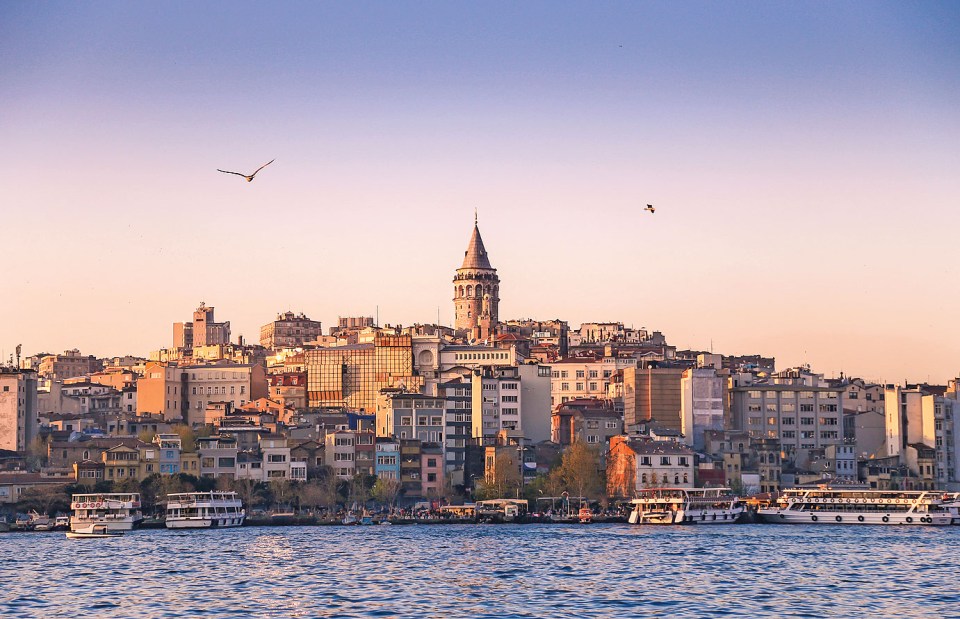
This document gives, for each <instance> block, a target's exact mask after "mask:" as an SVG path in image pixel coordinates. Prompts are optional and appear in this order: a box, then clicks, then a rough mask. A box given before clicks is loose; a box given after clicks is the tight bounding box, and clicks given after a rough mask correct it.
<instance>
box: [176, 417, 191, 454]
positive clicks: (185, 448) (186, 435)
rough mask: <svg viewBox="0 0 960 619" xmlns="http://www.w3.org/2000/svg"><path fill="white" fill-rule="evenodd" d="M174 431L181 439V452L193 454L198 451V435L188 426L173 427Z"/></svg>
mask: <svg viewBox="0 0 960 619" xmlns="http://www.w3.org/2000/svg"><path fill="white" fill-rule="evenodd" d="M173 431H174V432H176V434H177V435H178V436H179V437H180V451H182V452H183V453H193V452H195V451H196V450H197V433H196V432H194V431H193V428H191V427H190V426H188V425H186V424H180V425H176V426H173Z"/></svg>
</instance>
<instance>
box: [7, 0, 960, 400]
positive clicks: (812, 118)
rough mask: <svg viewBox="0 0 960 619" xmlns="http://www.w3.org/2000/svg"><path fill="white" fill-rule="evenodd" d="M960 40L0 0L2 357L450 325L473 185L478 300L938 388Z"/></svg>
mask: <svg viewBox="0 0 960 619" xmlns="http://www.w3.org/2000/svg"><path fill="white" fill-rule="evenodd" d="M958 32H960V4H957V3H956V2H933V1H931V2H922V3H904V2H883V1H871V2H854V1H851V2H842V3H841V2H749V1H743V2H731V3H718V2H692V1H691V2H679V3H678V2H570V1H568V2H556V1H552V2H537V1H530V2H522V3H516V2H482V3H459V2H457V3H451V2H350V3H332V2H330V3H318V2H280V3H266V2H202V3H196V2H177V1H171V2H162V3H156V2H136V1H135V2H97V1H93V2H83V3H74V2H56V1H51V2H43V3H38V2H25V1H12V2H3V3H0V58H2V60H3V62H2V63H0V101H2V108H0V109H2V111H0V251H2V252H3V253H4V254H5V256H6V261H5V263H4V265H3V266H2V267H0V281H2V285H0V354H2V355H4V357H3V358H4V359H5V358H6V355H9V354H10V353H11V352H12V350H13V348H14V347H15V346H16V345H17V344H23V350H24V354H33V353H36V352H42V351H43V352H59V351H63V350H66V349H71V348H79V349H80V350H81V351H82V352H83V353H85V354H95V355H120V354H137V355H146V354H147V353H148V352H149V351H150V350H155V349H158V348H161V347H166V346H170V345H171V343H172V327H171V325H172V323H173V322H175V321H184V320H189V319H190V317H191V315H192V311H193V309H194V308H195V307H196V306H197V305H199V303H200V302H201V301H204V302H206V304H207V305H213V306H215V307H216V316H217V319H218V320H229V321H230V322H231V325H232V330H233V333H234V336H236V335H243V336H245V339H246V340H247V341H256V340H257V339H258V337H259V327H260V326H261V325H263V324H265V323H267V322H269V321H270V320H272V319H273V318H274V316H275V315H276V314H277V313H278V312H283V311H286V310H292V311H296V312H304V313H306V314H307V315H308V316H310V317H311V318H313V319H315V320H320V321H321V322H322V323H323V324H324V327H325V328H326V327H328V326H330V325H333V324H335V323H336V320H337V317H338V316H355V315H374V314H378V315H379V318H380V322H381V323H384V324H385V323H390V324H404V325H406V324H412V323H414V322H421V323H424V322H435V321H436V320H437V316H438V313H439V316H440V321H441V322H442V323H444V324H451V323H452V321H453V302H452V296H453V287H452V278H453V275H454V271H455V269H456V268H457V267H458V266H460V262H461V261H462V258H463V252H464V250H465V249H466V245H467V241H468V240H469V238H470V232H471V229H472V225H473V217H474V209H476V210H477V213H478V217H479V226H480V230H481V233H482V235H483V239H484V243H485V245H486V248H487V250H488V252H489V256H490V260H491V262H492V264H493V266H494V267H496V268H497V269H498V274H499V276H500V279H501V287H500V288H501V302H500V316H501V319H510V318H537V319H552V318H561V319H564V320H567V321H568V322H569V323H570V325H571V327H573V328H576V327H578V326H579V324H580V323H581V322H593V321H622V322H623V323H625V324H627V325H632V326H634V327H646V328H648V329H650V330H659V331H662V332H663V333H664V334H665V335H666V337H667V339H668V342H669V343H671V344H673V345H676V346H678V347H679V348H694V349H704V350H705V349H710V348H711V347H712V349H713V350H715V351H716V352H721V353H724V354H763V355H768V356H775V357H776V358H777V365H778V367H781V368H785V367H789V366H795V365H798V364H802V363H808V364H810V365H811V366H812V368H813V369H814V370H815V371H818V372H822V373H825V374H826V375H828V376H836V375H838V374H839V373H840V372H845V373H846V374H848V375H856V376H864V377H867V378H871V379H875V380H883V381H885V382H901V381H904V380H910V381H924V380H929V381H933V382H944V381H946V380H947V379H948V378H951V377H956V376H958V375H960V329H958V328H957V319H956V316H957V308H958V306H960V286H958V285H957V283H958V281H960V276H958V268H960V256H958V250H957V248H958V244H957V238H958V236H957V231H958V223H960V219H958V217H957V206H958V203H960V201H958V196H960V173H958V172H960V106H958V104H957V102H958V101H960V37H958V36H957V33H958ZM274 158H275V159H276V162H275V163H274V164H273V165H271V166H269V167H267V168H265V169H264V170H263V171H262V172H261V173H260V174H259V175H258V176H257V178H256V180H255V181H254V182H252V183H247V182H245V181H244V180H243V179H242V178H240V177H237V176H232V175H226V174H221V173H218V172H217V171H216V170H217V169H218V168H222V169H227V170H236V171H241V172H250V171H253V170H254V169H256V168H257V167H258V166H260V165H261V164H263V163H264V162H266V161H269V160H270V159H274ZM647 203H651V204H654V205H655V206H656V207H657V211H656V213H655V214H653V215H650V214H649V213H646V212H644V211H643V207H644V206H645V205H646V204H647Z"/></svg>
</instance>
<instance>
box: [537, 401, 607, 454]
mask: <svg viewBox="0 0 960 619" xmlns="http://www.w3.org/2000/svg"><path fill="white" fill-rule="evenodd" d="M551 426H552V433H551V439H550V440H551V441H552V442H554V443H557V444H558V445H564V446H566V445H572V444H573V443H576V442H578V441H580V442H584V443H587V444H588V445H599V446H602V448H603V450H606V448H607V445H609V441H610V438H611V437H613V436H619V435H620V434H622V433H623V417H622V416H621V415H620V413H618V412H617V411H616V409H615V408H614V407H613V403H612V402H610V401H609V400H600V399H596V398H581V399H577V400H570V401H568V402H564V403H563V404H560V405H558V406H557V407H556V409H554V411H553V416H552V418H551Z"/></svg>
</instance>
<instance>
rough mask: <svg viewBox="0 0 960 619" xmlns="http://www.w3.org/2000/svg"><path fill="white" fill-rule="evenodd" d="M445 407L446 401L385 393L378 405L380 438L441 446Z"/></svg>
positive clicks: (417, 395) (394, 392) (390, 391)
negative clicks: (408, 440) (387, 437)
mask: <svg viewBox="0 0 960 619" xmlns="http://www.w3.org/2000/svg"><path fill="white" fill-rule="evenodd" d="M443 405H444V400H443V398H437V397H433V396H427V395H421V394H419V393H407V392H405V391H395V390H384V391H383V392H382V393H381V395H380V398H379V399H378V405H377V436H395V437H397V438H400V439H409V438H415V439H418V440H421V441H424V442H427V441H429V442H433V443H437V442H440V441H442V440H443V431H444V413H443Z"/></svg>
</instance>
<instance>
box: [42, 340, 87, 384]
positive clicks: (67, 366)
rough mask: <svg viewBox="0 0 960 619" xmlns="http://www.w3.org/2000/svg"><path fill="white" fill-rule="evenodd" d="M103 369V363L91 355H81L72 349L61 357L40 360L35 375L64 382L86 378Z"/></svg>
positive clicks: (55, 356)
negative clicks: (78, 377) (75, 378)
mask: <svg viewBox="0 0 960 619" xmlns="http://www.w3.org/2000/svg"><path fill="white" fill-rule="evenodd" d="M102 369H103V363H102V362H101V361H100V360H99V359H97V358H96V357H94V356H93V355H82V354H80V351H79V350H77V349H76V348H74V349H73V350H68V351H66V352H64V353H63V354H62V355H47V356H45V357H43V358H42V359H41V360H40V367H39V368H38V370H37V375H38V376H39V377H40V378H45V379H48V380H60V381H62V380H65V379H67V378H73V377H75V376H86V375H88V374H93V373H94V372H99V371H100V370H102Z"/></svg>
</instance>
